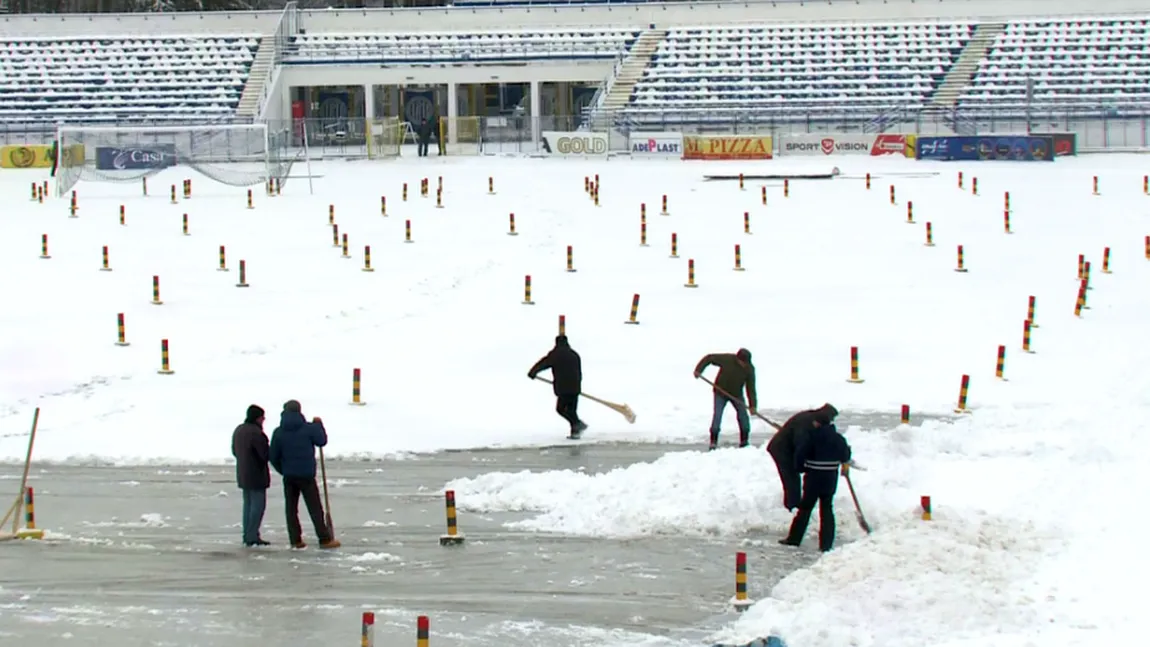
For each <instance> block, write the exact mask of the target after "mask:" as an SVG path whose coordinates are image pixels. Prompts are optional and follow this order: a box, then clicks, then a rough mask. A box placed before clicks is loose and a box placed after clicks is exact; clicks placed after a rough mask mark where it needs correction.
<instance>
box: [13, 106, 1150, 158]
mask: <svg viewBox="0 0 1150 647" xmlns="http://www.w3.org/2000/svg"><path fill="white" fill-rule="evenodd" d="M465 119H472V118H465ZM874 120H875V119H874V116H869V117H867V118H866V119H860V118H857V117H848V116H846V115H844V118H841V119H833V118H820V119H813V118H811V119H806V120H803V121H778V122H774V121H770V120H766V121H764V120H757V121H754V122H751V121H750V120H746V119H738V118H730V119H721V118H715V119H713V120H710V121H707V122H705V123H676V122H674V121H671V120H668V121H666V122H665V123H663V124H659V123H649V124H645V125H635V126H632V127H628V126H627V125H626V124H621V125H619V126H617V127H616V128H613V129H610V130H611V131H612V132H613V133H614V135H615V136H612V137H611V138H610V141H611V146H612V149H613V150H624V149H625V148H626V139H627V134H628V133H629V132H632V131H640V132H657V131H663V130H666V131H669V132H683V133H689V134H699V133H705V134H749V133H755V134H761V135H773V136H778V135H786V134H801V133H809V134H847V133H862V132H876V131H874V130H868V128H867V125H868V124H871V123H873V122H874ZM584 122H585V118H584V117H583V116H580V115H567V116H557V117H529V116H493V117H479V118H478V123H479V127H478V142H476V141H475V140H474V135H473V134H471V133H472V132H473V129H470V128H469V129H467V130H466V132H467V133H468V135H466V136H464V135H463V134H462V133H463V131H462V130H461V131H460V132H461V135H460V141H461V142H465V143H468V144H476V143H478V144H479V147H478V149H479V152H482V153H486V154H516V153H531V152H535V151H536V150H537V146H538V142H537V141H536V140H535V139H534V137H533V133H534V132H535V131H536V130H538V131H539V132H545V131H558V132H574V131H578V130H580V128H581V126H582V124H583V123H584ZM267 123H268V131H269V132H271V133H284V134H285V136H288V138H289V139H290V141H289V142H288V143H287V144H286V146H287V147H288V148H293V149H297V148H302V147H303V146H304V141H303V137H302V136H301V134H302V133H304V132H306V133H307V142H306V145H307V148H308V149H309V152H310V154H311V155H312V156H313V157H314V158H316V159H322V158H324V157H328V158H335V157H363V156H366V155H367V137H366V136H365V134H364V133H365V132H367V130H368V129H367V127H366V121H365V120H364V119H362V118H346V117H343V118H339V119H324V118H311V119H300V120H279V121H269V122H267ZM952 123H953V122H952V120H951V119H948V118H946V117H944V116H941V115H929V116H928V115H918V116H913V117H912V116H902V115H900V116H898V117H895V118H893V119H892V120H890V121H887V122H884V128H882V129H881V130H882V132H890V133H906V134H910V133H915V134H920V135H927V136H931V135H953V134H955V132H954V129H953V128H952V125H951V124H952ZM970 123H971V124H973V126H974V132H963V133H961V134H970V135H975V134H990V133H997V134H1024V133H1026V132H1027V131H1028V128H1027V122H1026V121H1025V120H1021V119H1017V118H1011V117H1005V118H994V117H983V118H978V119H972V120H970ZM536 124H537V126H536ZM133 125H137V126H146V125H152V126H163V127H165V128H171V127H178V126H179V125H196V126H203V125H204V124H203V122H198V123H187V124H178V123H173V122H170V121H163V122H157V123H154V124H148V123H143V122H141V123H139V124H133ZM1029 125H1030V129H1029V130H1033V131H1035V132H1063V133H1076V134H1077V135H1078V149H1079V151H1082V152H1091V151H1102V150H1118V151H1120V150H1147V149H1150V116H1144V117H1106V116H1102V117H1097V118H1083V117H1077V116H1071V115H1065V114H1062V115H1058V114H1050V113H1046V114H1038V113H1035V114H1034V115H1032V117H1031V120H1030V124H1029ZM127 127H130V126H127ZM593 130H595V131H598V132H605V131H607V130H608V128H607V127H606V126H605V125H604V126H602V127H600V126H598V125H597V126H596V127H594V128H593ZM54 136H55V130H54V128H53V126H52V124H47V123H44V124H25V125H20V124H0V145H3V146H10V145H22V144H28V145H34V144H51V143H52V140H53V137H54ZM433 141H434V140H433ZM403 143H404V144H406V145H412V146H414V145H415V143H416V142H415V138H414V134H413V133H411V132H406V133H405V135H404V141H403ZM472 148H475V147H474V146H473V147H472Z"/></svg>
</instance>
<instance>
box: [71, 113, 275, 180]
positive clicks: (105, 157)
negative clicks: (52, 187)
mask: <svg viewBox="0 0 1150 647" xmlns="http://www.w3.org/2000/svg"><path fill="white" fill-rule="evenodd" d="M289 136H290V132H288V131H285V132H282V133H281V132H269V130H268V126H267V124H264V123H257V124H218V125H196V126H80V125H76V126H68V125H62V126H59V127H58V128H57V130H56V143H57V147H56V155H57V159H56V163H57V171H56V179H57V182H56V191H57V194H58V195H61V196H63V195H65V194H66V193H67V192H68V191H70V190H71V189H72V187H74V186H75V185H76V183H77V182H80V181H81V180H84V181H91V182H131V181H136V180H139V179H140V178H143V177H148V176H151V175H155V174H157V173H159V172H161V171H163V170H164V169H168V168H171V167H173V166H187V167H190V168H192V169H195V170H196V171H199V172H200V173H202V174H203V175H205V176H207V177H209V178H211V179H213V180H215V181H217V182H220V183H222V184H227V185H230V186H240V187H243V186H253V185H256V184H263V183H266V182H267V181H268V180H269V179H271V178H277V179H283V178H285V177H286V176H287V174H288V171H289V169H290V166H291V162H292V159H293V158H292V157H291V155H290V154H289V151H288V148H287V146H288V143H289V142H290V137H289Z"/></svg>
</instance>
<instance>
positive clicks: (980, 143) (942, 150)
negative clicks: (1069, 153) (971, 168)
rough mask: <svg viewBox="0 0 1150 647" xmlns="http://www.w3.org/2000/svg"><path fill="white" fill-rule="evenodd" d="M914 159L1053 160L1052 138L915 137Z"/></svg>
mask: <svg viewBox="0 0 1150 647" xmlns="http://www.w3.org/2000/svg"><path fill="white" fill-rule="evenodd" d="M917 144H918V154H917V156H916V157H917V159H921V160H941V161H970V162H985V161H992V160H997V161H1003V162H1053V161H1054V138H1053V137H1050V136H1049V135H1046V136H1026V135H1022V136H1017V135H1006V136H1001V137H994V136H987V137H919V138H918V142H917Z"/></svg>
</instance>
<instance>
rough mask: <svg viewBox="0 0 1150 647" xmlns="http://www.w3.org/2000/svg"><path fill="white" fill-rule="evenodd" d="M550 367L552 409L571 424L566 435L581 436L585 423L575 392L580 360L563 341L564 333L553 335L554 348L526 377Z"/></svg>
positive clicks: (578, 390)
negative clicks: (553, 400) (569, 432)
mask: <svg viewBox="0 0 1150 647" xmlns="http://www.w3.org/2000/svg"><path fill="white" fill-rule="evenodd" d="M547 369H551V377H552V386H551V389H552V391H554V392H555V412H556V413H558V414H559V415H560V417H562V418H563V419H564V420H566V421H567V423H568V424H570V425H571V434H570V436H568V438H572V439H577V438H579V437H580V436H582V435H583V431H584V430H586V429H587V425H586V424H585V423H584V422H583V421H582V420H580V419H579V413H578V411H579V394H580V393H582V392H583V360H582V359H580V358H579V353H576V352H575V350H574V349H573V348H571V345H570V343H569V342H568V341H567V335H559V336H558V337H556V338H555V347H554V348H552V349H551V350H550V352H548V353H547V354H546V355H544V356H543V358H542V359H540V360H539V361H538V362H535V365H534V366H532V367H531V370H529V371H527V377H529V378H531V379H532V380H534V379H535V376H536V375H537V374H538V373H539V372H540V371H545V370H547Z"/></svg>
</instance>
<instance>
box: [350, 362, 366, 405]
mask: <svg viewBox="0 0 1150 647" xmlns="http://www.w3.org/2000/svg"><path fill="white" fill-rule="evenodd" d="M360 377H361V373H360V370H359V369H358V368H353V369H351V403H352V404H353V405H355V406H357V407H362V406H363V405H365V404H367V403H366V402H364V401H363V400H362V399H361V398H360V395H359V387H360Z"/></svg>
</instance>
